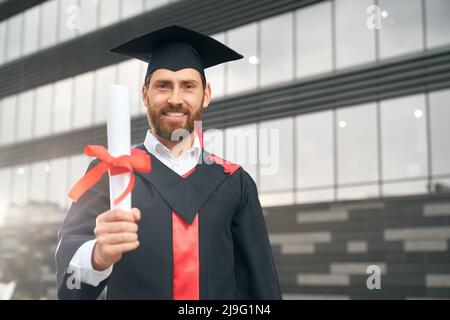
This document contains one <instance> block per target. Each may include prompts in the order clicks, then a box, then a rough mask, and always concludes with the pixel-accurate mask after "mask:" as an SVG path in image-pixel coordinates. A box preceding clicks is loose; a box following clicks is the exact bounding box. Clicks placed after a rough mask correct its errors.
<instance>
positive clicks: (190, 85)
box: [185, 83, 195, 90]
mask: <svg viewBox="0 0 450 320" xmlns="http://www.w3.org/2000/svg"><path fill="white" fill-rule="evenodd" d="M185 88H186V89H188V90H192V89H194V88H195V85H194V84H193V83H187V84H186V85H185Z"/></svg>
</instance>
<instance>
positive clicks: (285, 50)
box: [261, 12, 294, 86]
mask: <svg viewBox="0 0 450 320" xmlns="http://www.w3.org/2000/svg"><path fill="white" fill-rule="evenodd" d="M280 32H281V34H280ZM292 37H293V15H292V13H290V12H289V13H286V14H283V15H279V16H276V17H273V18H270V19H266V20H263V21H261V85H262V86H265V85H271V84H275V83H279V82H283V81H288V80H292V79H293V78H294V73H293V51H294V49H293V38H292Z"/></svg>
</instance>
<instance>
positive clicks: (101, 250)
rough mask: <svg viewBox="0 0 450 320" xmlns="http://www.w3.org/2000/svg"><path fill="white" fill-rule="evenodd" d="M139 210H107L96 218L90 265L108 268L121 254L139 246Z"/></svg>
mask: <svg viewBox="0 0 450 320" xmlns="http://www.w3.org/2000/svg"><path fill="white" fill-rule="evenodd" d="M140 219H141V212H140V211H139V209H137V208H133V209H131V212H127V211H125V210H121V209H114V210H108V211H105V212H103V213H102V214H100V215H99V216H98V217H97V219H96V226H95V229H94V234H95V237H96V239H97V242H96V243H95V246H94V250H93V252H92V266H93V267H94V269H95V270H97V271H103V270H105V269H107V268H109V267H110V266H111V265H113V264H114V263H116V262H117V261H119V260H120V259H121V258H122V254H124V253H125V252H128V251H132V250H134V249H136V248H137V247H138V246H139V241H138V235H137V231H138V225H137V222H138V221H139V220H140Z"/></svg>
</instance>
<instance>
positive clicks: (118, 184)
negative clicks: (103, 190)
mask: <svg viewBox="0 0 450 320" xmlns="http://www.w3.org/2000/svg"><path fill="white" fill-rule="evenodd" d="M108 97H109V99H108V117H107V125H106V126H107V132H108V151H109V153H110V154H111V155H112V156H113V157H118V156H121V155H130V149H131V146H130V140H131V133H130V99H129V97H130V93H129V89H128V87H127V86H123V85H109V87H108ZM108 173H109V172H108ZM129 181H130V174H129V173H123V174H118V175H115V176H111V174H110V173H109V195H110V205H111V209H116V208H117V209H123V210H128V211H130V210H131V193H130V194H128V195H127V196H126V197H125V199H123V200H122V202H120V203H119V204H118V205H114V200H115V199H117V198H118V197H119V196H120V195H121V194H122V192H123V191H124V190H125V189H126V187H127V186H128V182H129Z"/></svg>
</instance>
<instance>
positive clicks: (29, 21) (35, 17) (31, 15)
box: [23, 6, 40, 55]
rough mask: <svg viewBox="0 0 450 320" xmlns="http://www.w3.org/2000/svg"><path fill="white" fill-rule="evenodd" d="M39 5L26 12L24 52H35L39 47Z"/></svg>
mask: <svg viewBox="0 0 450 320" xmlns="http://www.w3.org/2000/svg"><path fill="white" fill-rule="evenodd" d="M39 9H40V8H39V6H37V7H34V8H32V9H29V10H27V11H26V12H25V14H24V16H25V22H24V33H23V36H24V41H23V54H24V55H25V54H29V53H31V52H34V51H36V50H37V48H38V40H39V38H38V36H39V33H38V32H39Z"/></svg>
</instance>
